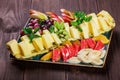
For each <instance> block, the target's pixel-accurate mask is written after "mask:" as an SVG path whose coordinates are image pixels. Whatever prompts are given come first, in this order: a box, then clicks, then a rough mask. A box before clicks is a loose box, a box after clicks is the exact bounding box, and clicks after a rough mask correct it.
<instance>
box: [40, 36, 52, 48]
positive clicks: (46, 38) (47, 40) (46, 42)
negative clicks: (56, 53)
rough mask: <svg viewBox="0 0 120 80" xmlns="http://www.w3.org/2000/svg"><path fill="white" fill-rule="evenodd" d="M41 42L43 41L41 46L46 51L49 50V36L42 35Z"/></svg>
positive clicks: (50, 45) (50, 44)
mask: <svg viewBox="0 0 120 80" xmlns="http://www.w3.org/2000/svg"><path fill="white" fill-rule="evenodd" d="M42 41H43V45H44V47H45V48H46V49H49V48H51V47H52V46H53V44H52V42H51V41H50V39H49V35H48V34H43V35H42Z"/></svg>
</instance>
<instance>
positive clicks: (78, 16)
mask: <svg viewBox="0 0 120 80" xmlns="http://www.w3.org/2000/svg"><path fill="white" fill-rule="evenodd" d="M74 16H75V17H76V20H74V21H72V22H71V25H72V26H75V27H77V29H78V30H79V31H80V32H82V29H80V27H78V25H80V24H82V23H83V21H85V22H89V21H90V20H91V19H92V16H86V14H85V13H84V12H81V11H76V12H75V13H74Z"/></svg>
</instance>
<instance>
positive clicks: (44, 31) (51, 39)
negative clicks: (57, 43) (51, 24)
mask: <svg viewBox="0 0 120 80" xmlns="http://www.w3.org/2000/svg"><path fill="white" fill-rule="evenodd" d="M43 33H44V34H47V35H48V39H49V41H50V42H52V43H53V42H54V39H53V38H52V36H51V34H50V32H49V31H48V30H43Z"/></svg>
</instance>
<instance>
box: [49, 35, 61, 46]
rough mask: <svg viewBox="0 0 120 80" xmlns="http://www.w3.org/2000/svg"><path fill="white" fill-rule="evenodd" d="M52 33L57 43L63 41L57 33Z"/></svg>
mask: <svg viewBox="0 0 120 80" xmlns="http://www.w3.org/2000/svg"><path fill="white" fill-rule="evenodd" d="M51 35H52V37H53V39H54V41H55V43H56V44H58V45H59V44H61V43H62V42H61V40H60V39H59V37H58V36H57V34H55V33H52V34H51Z"/></svg>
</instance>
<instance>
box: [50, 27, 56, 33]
mask: <svg viewBox="0 0 120 80" xmlns="http://www.w3.org/2000/svg"><path fill="white" fill-rule="evenodd" d="M54 29H55V28H54V26H53V25H52V26H50V28H49V31H50V33H52V32H54Z"/></svg>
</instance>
